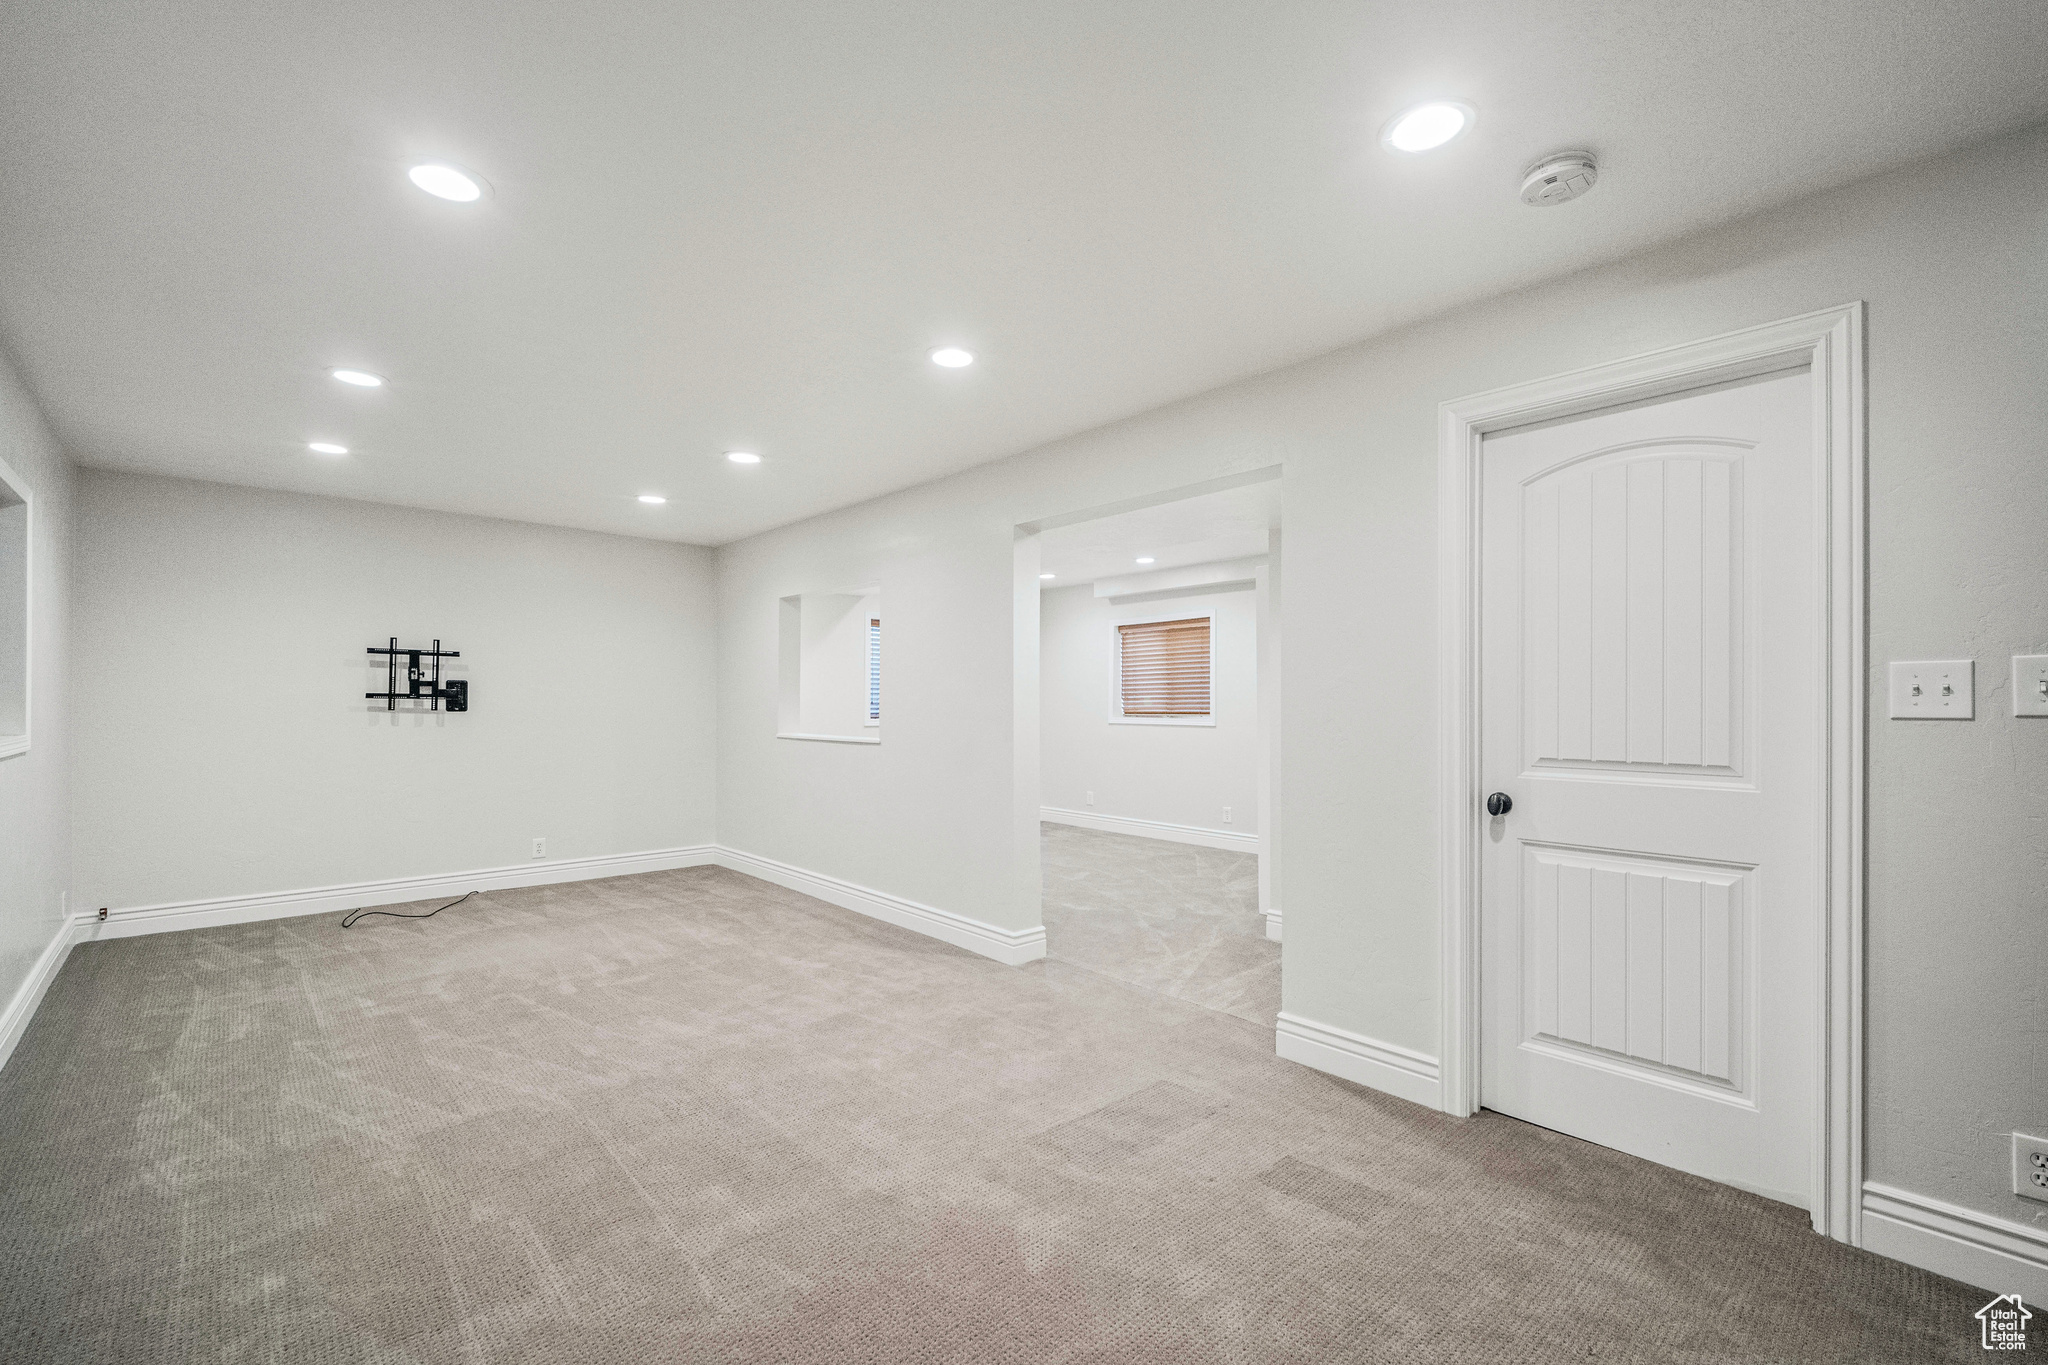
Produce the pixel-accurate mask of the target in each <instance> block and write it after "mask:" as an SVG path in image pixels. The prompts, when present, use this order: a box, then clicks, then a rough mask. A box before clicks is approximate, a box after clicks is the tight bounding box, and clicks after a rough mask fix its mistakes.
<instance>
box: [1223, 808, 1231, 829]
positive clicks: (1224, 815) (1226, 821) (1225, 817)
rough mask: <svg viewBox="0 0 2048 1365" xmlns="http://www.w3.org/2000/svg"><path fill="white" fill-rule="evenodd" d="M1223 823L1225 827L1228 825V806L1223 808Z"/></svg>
mask: <svg viewBox="0 0 2048 1365" xmlns="http://www.w3.org/2000/svg"><path fill="white" fill-rule="evenodd" d="M1223 823H1224V824H1226V825H1227V824H1229V823H1230V807H1228V806H1225V807H1224V808H1223Z"/></svg>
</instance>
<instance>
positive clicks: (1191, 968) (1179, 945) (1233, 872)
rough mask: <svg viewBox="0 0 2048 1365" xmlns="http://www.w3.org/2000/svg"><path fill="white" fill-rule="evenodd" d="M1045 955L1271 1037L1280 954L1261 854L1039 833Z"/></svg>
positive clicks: (1051, 830)
mask: <svg viewBox="0 0 2048 1365" xmlns="http://www.w3.org/2000/svg"><path fill="white" fill-rule="evenodd" d="M1039 831H1040V837H1041V840H1042V846H1043V848H1044V850H1045V865H1044V871H1045V883H1044V885H1045V891H1044V904H1045V948H1046V953H1047V955H1048V956H1050V957H1053V958H1055V959H1057V960H1058V961H1061V962H1065V963H1070V964H1072V965H1073V966H1076V967H1086V968H1087V969H1089V970H1090V971H1095V972H1101V973H1102V974H1103V975H1104V976H1110V977H1115V978H1116V979H1117V980H1118V981H1123V982H1127V983H1129V984H1130V985H1133V986H1143V987H1145V988H1146V989H1147V990H1152V991H1157V992H1159V993H1161V994H1163V995H1170V996H1172V997H1173V998H1174V999H1176V1000H1185V1001H1187V1002H1188V1003H1189V1004H1193V1005H1206V1006H1207V1007H1208V1008H1210V1009H1212V1010H1222V1011H1223V1012H1224V1013H1225V1014H1234V1015H1236V1016H1237V1017H1238V1018H1240V1019H1247V1020H1250V1021H1251V1022H1252V1023H1254V1024H1263V1025H1265V1026H1266V1027H1267V1028H1269V1029H1270V1028H1272V1027H1273V1024H1274V1020H1275V1017H1276V1016H1277V1015H1278V1014H1279V1013H1280V945H1279V944H1277V943H1275V942H1273V941H1272V940H1271V939H1268V938H1267V937H1266V921H1265V919H1264V917H1262V916H1261V915H1260V914H1259V857H1258V855H1257V854H1256V853H1229V852H1224V851H1222V850H1219V849H1213V848H1199V847H1196V846H1195V845H1192V844H1170V843H1167V842H1165V841H1164V840H1161V839H1134V838H1131V837H1130V836H1129V835H1124V834H1102V833H1099V832H1097V831H1095V830H1087V829H1076V828H1074V827H1073V826H1072V825H1054V824H1045V825H1041V826H1039Z"/></svg>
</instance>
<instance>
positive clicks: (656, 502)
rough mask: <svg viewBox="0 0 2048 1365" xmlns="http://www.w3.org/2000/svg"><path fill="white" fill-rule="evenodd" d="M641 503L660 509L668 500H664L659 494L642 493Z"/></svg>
mask: <svg viewBox="0 0 2048 1365" xmlns="http://www.w3.org/2000/svg"><path fill="white" fill-rule="evenodd" d="M640 501H642V502H644V503H646V504H647V505H648V506H650V507H659V506H661V504H663V503H665V502H667V501H668V499H667V498H664V497H663V496H662V495H661V494H659V493H642V494H641V495H640Z"/></svg>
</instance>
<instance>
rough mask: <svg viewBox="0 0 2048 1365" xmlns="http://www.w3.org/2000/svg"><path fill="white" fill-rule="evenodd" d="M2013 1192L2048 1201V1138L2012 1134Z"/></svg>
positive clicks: (2021, 1195)
mask: <svg viewBox="0 0 2048 1365" xmlns="http://www.w3.org/2000/svg"><path fill="white" fill-rule="evenodd" d="M2012 1192H2013V1193H2014V1194H2016V1195H2019V1196H2020V1197H2021V1198H2023V1199H2039V1200H2040V1201H2042V1202H2043V1203H2048V1138H2037V1137H2028V1136H2027V1135H2026V1134H2025V1133H2014V1134H2013V1135H2012Z"/></svg>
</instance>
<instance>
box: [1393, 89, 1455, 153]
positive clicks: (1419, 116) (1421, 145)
mask: <svg viewBox="0 0 2048 1365" xmlns="http://www.w3.org/2000/svg"><path fill="white" fill-rule="evenodd" d="M1473 117H1474V114H1473V110H1472V106H1471V105H1469V104H1461V103H1459V102H1458V101H1456V100H1438V101H1437V102H1435V103H1433V104H1421V105H1417V106H1416V107H1415V108H1413V109H1410V110H1409V111H1408V112H1407V113H1405V114H1402V115H1401V116H1400V117H1399V118H1397V119H1395V120H1394V121H1393V122H1392V123H1389V124H1388V125H1387V127H1386V131H1385V132H1383V133H1381V134H1380V141H1381V142H1383V143H1385V144H1386V145H1387V146H1389V147H1391V148H1393V149H1394V150H1395V151H1397V152H1426V151H1429V150H1430V149H1431V148H1433V147H1441V146H1443V145H1444V144H1445V143H1446V142H1449V141H1450V140H1451V139H1452V138H1454V137H1456V136H1457V135H1458V134H1460V133H1462V132H1464V131H1465V130H1466V129H1467V128H1470V127H1471V126H1472V119H1473Z"/></svg>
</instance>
